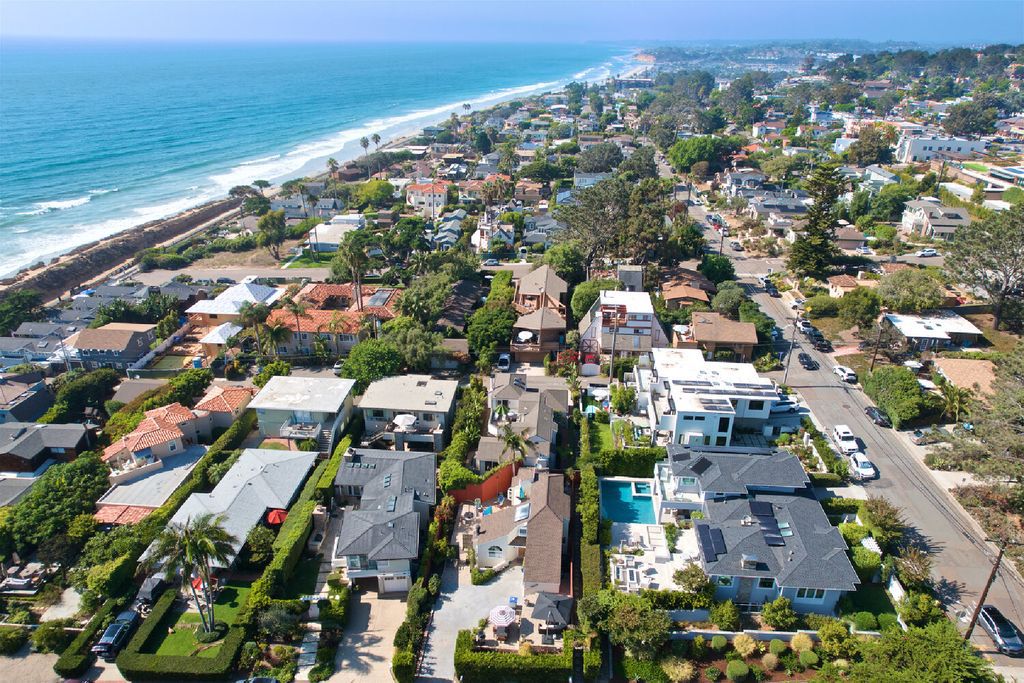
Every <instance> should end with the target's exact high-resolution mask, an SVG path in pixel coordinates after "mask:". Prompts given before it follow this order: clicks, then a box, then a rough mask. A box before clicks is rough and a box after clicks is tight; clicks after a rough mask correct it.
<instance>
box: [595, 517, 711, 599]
mask: <svg viewBox="0 0 1024 683" xmlns="http://www.w3.org/2000/svg"><path fill="white" fill-rule="evenodd" d="M636 550H639V551H641V554H639V555H637V554H634V552H635V551H636ZM608 554H609V556H610V559H609V564H610V566H609V575H610V576H611V577H612V582H613V584H614V585H615V587H616V588H617V589H619V590H624V591H626V592H637V591H639V590H642V589H648V588H649V589H651V590H664V589H672V588H675V587H676V586H675V582H674V581H673V579H672V576H673V575H674V574H675V572H676V571H677V570H679V569H684V568H685V567H686V566H687V565H690V564H692V563H694V562H697V561H699V559H698V558H699V557H700V548H699V546H698V545H697V534H696V532H694V531H693V529H680V530H679V537H678V539H677V540H676V551H675V552H669V549H668V544H667V542H666V540H665V530H664V529H663V528H662V527H661V526H660V525H658V524H624V523H619V522H613V523H612V547H610V548H609V549H608ZM617 576H618V577H621V580H618V579H617V578H616V577H617Z"/></svg>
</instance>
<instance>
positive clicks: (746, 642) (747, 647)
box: [732, 633, 757, 657]
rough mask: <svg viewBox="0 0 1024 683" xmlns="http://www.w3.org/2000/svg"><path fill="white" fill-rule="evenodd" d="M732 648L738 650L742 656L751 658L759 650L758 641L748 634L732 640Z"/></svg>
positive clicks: (742, 634)
mask: <svg viewBox="0 0 1024 683" xmlns="http://www.w3.org/2000/svg"><path fill="white" fill-rule="evenodd" d="M732 646H733V647H734V648H735V649H736V652H739V653H740V656H742V657H749V656H750V655H752V654H754V651H755V650H757V641H756V640H754V639H753V638H751V637H750V636H748V635H747V634H746V633H741V634H739V635H738V636H736V637H735V638H733V639H732Z"/></svg>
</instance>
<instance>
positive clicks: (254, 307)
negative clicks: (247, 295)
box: [238, 301, 270, 356]
mask: <svg viewBox="0 0 1024 683" xmlns="http://www.w3.org/2000/svg"><path fill="white" fill-rule="evenodd" d="M269 315H270V309H269V308H268V307H267V305H266V304H257V303H253V302H252V301H246V302H245V303H243V304H242V306H241V307H240V308H239V309H238V322H240V323H242V327H251V328H252V336H253V338H254V339H255V340H256V353H258V354H259V355H261V356H262V355H263V347H262V346H261V345H260V331H259V328H260V326H261V325H262V324H263V323H264V322H265V321H266V320H267V316H269Z"/></svg>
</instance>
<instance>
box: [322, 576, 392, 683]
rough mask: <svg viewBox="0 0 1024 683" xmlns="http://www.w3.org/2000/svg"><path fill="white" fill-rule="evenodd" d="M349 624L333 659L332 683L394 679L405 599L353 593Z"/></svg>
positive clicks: (368, 592) (367, 593) (362, 591)
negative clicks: (393, 659) (393, 662)
mask: <svg viewBox="0 0 1024 683" xmlns="http://www.w3.org/2000/svg"><path fill="white" fill-rule="evenodd" d="M348 610H349V613H348V625H347V626H345V635H344V637H343V638H342V639H341V645H339V646H338V654H337V656H336V657H335V660H334V671H335V674H334V675H333V676H331V677H330V679H328V680H329V681H330V682H331V683H357V682H358V683H364V682H365V681H390V680H391V653H392V652H394V649H395V648H394V640H395V631H397V630H398V627H399V626H400V625H401V623H402V622H403V621H404V620H405V600H404V599H403V598H402V597H390V596H389V597H381V596H379V595H378V594H377V593H375V592H373V591H364V590H360V591H357V592H355V593H353V594H352V596H351V598H350V600H349V606H348Z"/></svg>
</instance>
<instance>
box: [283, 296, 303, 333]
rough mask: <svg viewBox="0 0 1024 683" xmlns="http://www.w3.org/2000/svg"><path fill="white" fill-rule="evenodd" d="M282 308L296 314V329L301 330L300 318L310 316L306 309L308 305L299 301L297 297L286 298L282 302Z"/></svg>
mask: <svg viewBox="0 0 1024 683" xmlns="http://www.w3.org/2000/svg"><path fill="white" fill-rule="evenodd" d="M281 308H283V309H284V310H286V311H288V312H289V313H291V314H292V315H293V316H295V331H296V332H301V331H302V323H301V321H300V320H299V318H306V317H308V316H307V315H306V309H307V308H308V306H306V304H305V303H303V302H301V301H298V300H296V299H285V300H284V301H283V302H282V304H281Z"/></svg>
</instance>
